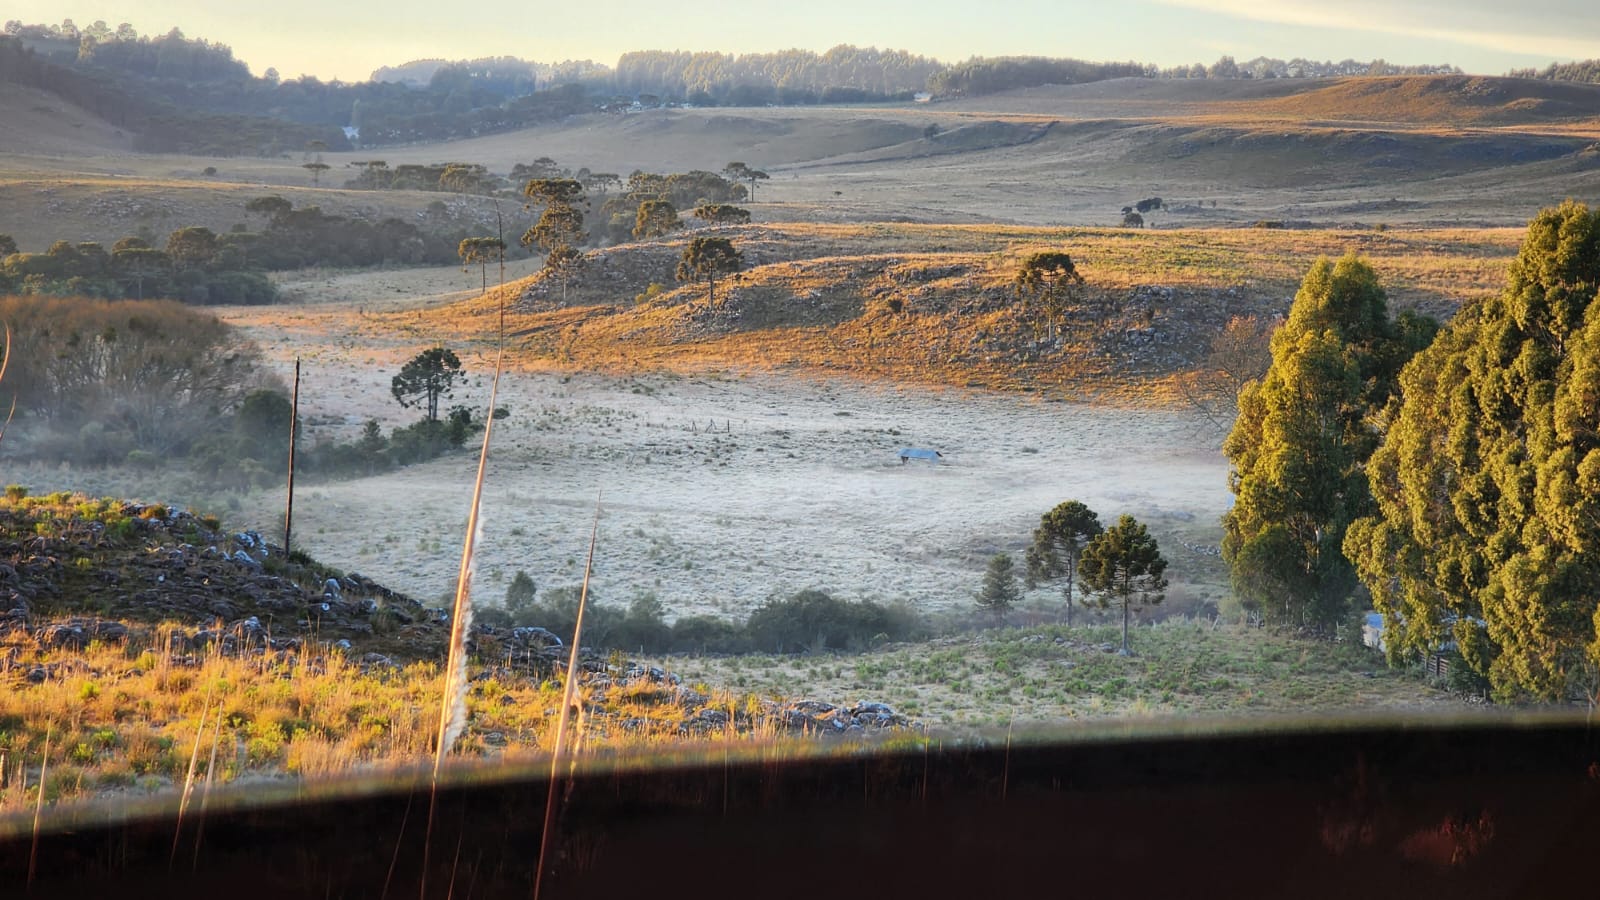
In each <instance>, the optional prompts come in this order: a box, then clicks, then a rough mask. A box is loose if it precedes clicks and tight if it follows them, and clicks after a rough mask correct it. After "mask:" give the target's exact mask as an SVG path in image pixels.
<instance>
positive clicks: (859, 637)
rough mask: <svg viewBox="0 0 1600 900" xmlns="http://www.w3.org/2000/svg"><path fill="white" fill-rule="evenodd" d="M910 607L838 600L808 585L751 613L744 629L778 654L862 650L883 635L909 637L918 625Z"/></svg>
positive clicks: (756, 644) (754, 641) (754, 642)
mask: <svg viewBox="0 0 1600 900" xmlns="http://www.w3.org/2000/svg"><path fill="white" fill-rule="evenodd" d="M907 612H908V611H905V610H902V611H901V612H899V613H896V614H891V613H890V611H889V610H888V609H887V608H885V607H883V606H881V605H879V604H877V603H873V602H872V601H870V600H862V601H854V602H852V601H845V600H836V599H834V598H833V597H831V596H829V595H828V594H826V593H824V592H822V591H818V590H804V591H801V592H799V593H798V594H795V595H794V596H792V597H789V598H788V599H785V600H768V601H767V602H766V603H765V604H764V605H763V606H762V607H761V608H760V609H758V610H756V611H755V612H754V613H751V614H750V619H749V621H748V622H747V623H746V624H745V630H746V631H747V632H748V633H749V639H750V643H751V644H752V645H753V646H754V647H755V648H756V649H759V650H763V651H770V652H774V653H785V652H788V653H793V652H797V651H800V650H807V651H809V652H812V653H820V652H822V651H824V650H829V649H832V650H862V649H865V648H867V647H869V646H871V645H872V644H873V643H874V639H875V638H880V636H882V639H888V640H900V639H903V638H905V637H908V636H909V635H910V633H911V632H912V631H914V630H915V627H916V626H915V623H914V622H913V621H908V616H907V615H906V613H907ZM880 640H881V639H880Z"/></svg>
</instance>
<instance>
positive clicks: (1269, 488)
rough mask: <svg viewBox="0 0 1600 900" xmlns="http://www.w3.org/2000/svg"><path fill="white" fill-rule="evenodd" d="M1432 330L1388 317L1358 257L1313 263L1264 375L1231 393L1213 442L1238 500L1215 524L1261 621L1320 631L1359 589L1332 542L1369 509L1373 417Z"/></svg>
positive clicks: (1236, 582)
mask: <svg viewBox="0 0 1600 900" xmlns="http://www.w3.org/2000/svg"><path fill="white" fill-rule="evenodd" d="M1431 326H1432V323H1431V321H1423V320H1418V319H1415V318H1414V317H1409V316H1407V317H1403V319H1402V321H1401V322H1399V323H1396V322H1394V321H1391V320H1390V318H1389V314H1388V304H1387V302H1386V300H1385V297H1384V292H1383V289H1382V288H1381V287H1379V285H1378V276H1377V274H1376V273H1375V272H1373V270H1372V268H1371V267H1370V266H1368V265H1367V264H1366V263H1364V262H1362V261H1361V260H1359V259H1357V258H1355V257H1354V256H1347V257H1345V258H1344V259H1342V260H1340V261H1339V262H1338V263H1337V264H1335V263H1332V262H1330V261H1328V260H1326V259H1323V260H1319V261H1318V262H1317V263H1316V264H1315V265H1313V266H1312V268H1311V271H1310V272H1309V273H1308V274H1307V275H1306V278H1305V281H1304V283H1303V284H1302V285H1301V287H1300V291H1299V293H1298V294H1296V295H1295V300H1294V304H1293V305H1292V306H1291V307H1290V310H1289V319H1288V322H1287V323H1285V324H1284V326H1283V327H1282V328H1280V329H1278V331H1277V332H1276V333H1275V334H1274V335H1273V337H1272V364H1271V366H1270V367H1269V368H1268V369H1267V374H1266V375H1265V376H1264V377H1263V378H1262V379H1261V380H1259V381H1252V382H1250V383H1248V384H1246V385H1245V387H1244V390H1243V391H1241V392H1240V394H1239V415H1238V418H1237V419H1236V420H1235V422H1234V426H1233V430H1232V432H1231V433H1230V434H1229V435H1228V438H1227V440H1226V442H1224V444H1223V452H1224V453H1225V454H1226V455H1227V457H1228V461H1229V463H1230V464H1231V470H1230V472H1229V476H1228V482H1229V487H1230V489H1231V490H1232V491H1233V493H1234V494H1235V495H1236V497H1237V499H1236V500H1235V502H1234V505H1233V508H1232V509H1231V510H1229V511H1228V513H1227V514H1226V515H1225V516H1224V517H1223V529H1224V531H1225V536H1224V538H1223V543H1222V555H1223V558H1224V559H1225V560H1226V561H1227V562H1228V566H1229V569H1230V571H1231V573H1232V576H1233V589H1234V593H1235V595H1236V596H1238V597H1239V599H1240V600H1241V601H1242V602H1243V603H1244V604H1245V606H1246V608H1249V609H1252V610H1259V611H1260V612H1261V614H1262V615H1263V616H1264V617H1265V618H1266V620H1267V621H1269V622H1271V623H1273V624H1276V625H1281V626H1292V627H1305V628H1312V629H1315V630H1326V629H1328V628H1331V627H1335V626H1337V625H1338V624H1339V623H1340V622H1341V621H1342V620H1344V619H1345V618H1346V614H1347V613H1348V611H1349V599H1350V596H1351V592H1352V591H1353V590H1354V589H1355V587H1356V584H1357V582H1356V577H1355V570H1354V569H1353V568H1352V567H1351V565H1350V563H1349V562H1348V561H1347V560H1346V558H1345V556H1344V553H1343V550H1342V544H1343V541H1344V533H1345V529H1346V528H1347V527H1348V526H1349V524H1350V522H1352V521H1354V520H1355V519H1356V518H1358V517H1360V516H1362V515H1365V514H1367V513H1368V512H1370V511H1371V503H1372V496H1371V493H1370V491H1369V490H1368V487H1367V479H1366V474H1365V471H1364V466H1365V465H1366V462H1367V458H1368V457H1369V456H1371V454H1372V451H1373V450H1374V449H1375V448H1376V446H1377V434H1376V431H1375V429H1374V428H1373V427H1372V425H1371V422H1372V419H1373V417H1374V416H1375V415H1377V414H1378V413H1379V412H1380V411H1381V410H1382V409H1383V407H1384V405H1385V404H1386V403H1387V402H1388V400H1389V398H1390V396H1391V395H1392V394H1393V393H1394V390H1395V386H1396V377H1397V375H1398V372H1399V369H1400V366H1401V365H1402V364H1403V363H1404V361H1405V360H1406V359H1407V358H1408V357H1409V356H1410V354H1411V353H1413V352H1414V351H1415V349H1416V348H1417V347H1419V346H1421V345H1423V344H1425V343H1426V342H1427V340H1429V339H1431V337H1432V334H1433V328H1432V327H1431Z"/></svg>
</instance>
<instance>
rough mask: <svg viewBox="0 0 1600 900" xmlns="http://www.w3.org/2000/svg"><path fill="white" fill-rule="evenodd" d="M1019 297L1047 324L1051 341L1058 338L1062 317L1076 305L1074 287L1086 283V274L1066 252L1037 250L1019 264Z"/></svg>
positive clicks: (1046, 328) (1017, 279)
mask: <svg viewBox="0 0 1600 900" xmlns="http://www.w3.org/2000/svg"><path fill="white" fill-rule="evenodd" d="M1015 282H1016V287H1017V296H1019V297H1021V298H1022V299H1023V300H1024V302H1026V303H1027V304H1028V305H1029V306H1030V307H1032V308H1033V310H1034V314H1035V315H1036V316H1037V317H1038V318H1039V320H1040V322H1041V323H1043V325H1044V326H1045V327H1044V331H1045V333H1046V335H1047V336H1048V337H1049V339H1050V340H1055V338H1056V334H1057V333H1058V332H1059V330H1060V326H1061V320H1062V319H1063V318H1065V317H1066V314H1067V310H1069V309H1070V308H1071V307H1072V288H1073V286H1074V285H1079V284H1083V276H1082V275H1080V274H1079V273H1078V268H1077V266H1075V265H1074V264H1073V262H1072V257H1071V256H1069V255H1068V254H1065V253H1060V252H1056V251H1048V252H1044V253H1034V254H1031V255H1029V256H1028V257H1027V258H1026V259H1024V260H1023V261H1022V265H1020V266H1018V267H1017V274H1016V278H1015Z"/></svg>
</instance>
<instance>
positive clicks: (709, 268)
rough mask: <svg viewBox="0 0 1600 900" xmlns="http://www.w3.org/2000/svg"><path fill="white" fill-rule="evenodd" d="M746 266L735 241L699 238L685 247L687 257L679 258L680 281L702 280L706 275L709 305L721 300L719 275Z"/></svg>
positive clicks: (684, 253) (678, 273) (684, 251)
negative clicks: (719, 298) (718, 283)
mask: <svg viewBox="0 0 1600 900" xmlns="http://www.w3.org/2000/svg"><path fill="white" fill-rule="evenodd" d="M743 265H744V255H743V254H742V253H740V252H739V251H738V250H736V249H734V246H733V242H732V241H730V240H728V239H727V238H720V237H697V238H695V239H694V240H692V241H690V242H689V245H688V246H686V247H684V248H683V258H682V259H680V260H679V261H678V272H677V276H678V280H679V281H688V282H698V281H699V280H700V279H702V278H704V279H705V280H706V285H707V297H706V303H707V305H711V304H714V303H716V302H717V276H718V275H731V274H733V273H734V272H737V271H739V269H740V267H741V266H743Z"/></svg>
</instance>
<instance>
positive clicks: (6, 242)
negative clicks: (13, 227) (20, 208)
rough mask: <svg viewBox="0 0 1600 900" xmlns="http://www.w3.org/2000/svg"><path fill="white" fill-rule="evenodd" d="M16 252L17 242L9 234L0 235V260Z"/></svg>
mask: <svg viewBox="0 0 1600 900" xmlns="http://www.w3.org/2000/svg"><path fill="white" fill-rule="evenodd" d="M15 252H17V240H16V238H14V237H12V236H11V235H9V234H0V259H5V258H6V257H8V256H10V255H11V254H13V253H15Z"/></svg>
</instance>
